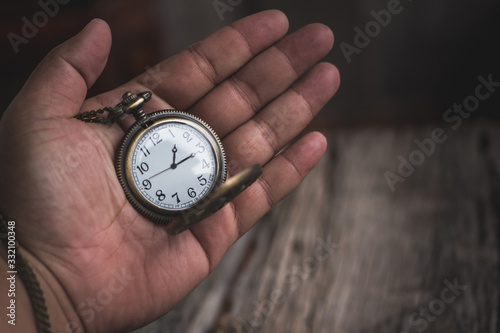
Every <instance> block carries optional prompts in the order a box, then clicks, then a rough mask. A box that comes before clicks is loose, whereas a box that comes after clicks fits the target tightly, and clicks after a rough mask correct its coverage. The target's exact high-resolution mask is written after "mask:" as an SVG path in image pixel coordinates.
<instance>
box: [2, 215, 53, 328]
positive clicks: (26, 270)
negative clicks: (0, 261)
mask: <svg viewBox="0 0 500 333" xmlns="http://www.w3.org/2000/svg"><path fill="white" fill-rule="evenodd" d="M8 231H9V229H8V226H7V221H5V219H4V218H3V216H2V215H1V214H0V235H2V236H4V235H5V237H2V238H5V239H7V235H8V234H9V232H8ZM15 251H16V253H15V256H16V268H17V270H18V272H19V276H20V277H21V280H22V281H23V283H24V286H25V287H26V291H27V293H28V297H29V299H30V300H31V306H32V308H33V314H34V316H35V325H36V329H37V332H38V333H52V328H51V325H50V318H49V312H48V309H47V304H45V298H44V297H43V291H42V288H41V287H40V283H39V282H38V279H37V278H36V274H35V272H34V271H33V269H32V268H31V266H30V264H29V263H28V261H27V260H26V259H25V258H24V256H23V254H22V252H21V247H20V246H19V243H18V241H17V239H16V240H15Z"/></svg>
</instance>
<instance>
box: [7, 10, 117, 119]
mask: <svg viewBox="0 0 500 333" xmlns="http://www.w3.org/2000/svg"><path fill="white" fill-rule="evenodd" d="M110 47H111V32H110V30H109V27H108V25H107V24H106V22H104V21H102V20H99V19H96V20H93V21H91V22H90V23H89V24H87V26H86V27H85V28H84V29H83V30H82V31H81V32H80V33H78V34H77V35H76V36H74V37H73V38H71V39H70V40H68V41H66V42H65V43H63V44H61V45H59V46H58V47H56V48H55V49H54V50H52V51H51V52H50V53H49V54H48V55H47V57H46V58H45V59H44V60H43V61H42V62H41V63H40V64H39V65H38V66H37V68H36V69H35V70H34V72H33V73H32V75H31V77H30V78H29V79H28V81H27V82H26V85H25V86H24V87H23V89H22V90H21V91H20V93H19V95H18V96H17V97H16V98H15V100H14V101H13V104H15V105H16V107H13V108H12V109H16V110H18V111H16V112H19V113H29V114H28V115H26V114H19V115H17V116H20V117H22V116H29V117H30V118H31V119H33V118H35V119H46V118H63V117H71V116H74V115H75V114H76V113H77V111H78V110H79V109H80V106H81V105H82V102H83V100H84V99H85V96H86V94H87V89H88V88H89V87H90V86H92V84H93V83H94V82H95V80H96V79H97V78H98V77H99V75H100V74H101V72H102V70H103V69H104V66H105V64H106V60H107V57H108V54H109V50H110ZM19 110H22V111H19Z"/></svg>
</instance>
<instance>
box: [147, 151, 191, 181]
mask: <svg viewBox="0 0 500 333" xmlns="http://www.w3.org/2000/svg"><path fill="white" fill-rule="evenodd" d="M195 155H196V153H192V154H191V155H189V156H188V157H186V158H184V159H182V160H181V161H180V162H179V163H175V154H174V163H172V164H171V165H170V166H169V167H168V168H167V169H165V170H163V171H160V172H158V173H157V174H155V175H152V176H151V177H149V178H148V180H151V179H153V178H154V177H156V176H159V175H161V174H162V173H164V172H165V171H168V170H170V169H176V168H177V166H178V165H179V164H181V163H183V162H185V161H187V160H189V159H190V158H192V157H194V156H195Z"/></svg>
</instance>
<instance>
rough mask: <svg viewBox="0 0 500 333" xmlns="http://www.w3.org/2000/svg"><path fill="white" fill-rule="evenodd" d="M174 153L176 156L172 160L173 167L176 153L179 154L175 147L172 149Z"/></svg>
mask: <svg viewBox="0 0 500 333" xmlns="http://www.w3.org/2000/svg"><path fill="white" fill-rule="evenodd" d="M172 153H173V154H174V158H173V160H172V165H175V153H177V147H176V146H175V145H174V148H172Z"/></svg>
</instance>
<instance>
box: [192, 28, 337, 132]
mask: <svg viewBox="0 0 500 333" xmlns="http://www.w3.org/2000/svg"><path fill="white" fill-rule="evenodd" d="M332 46H333V33H332V31H331V30H330V29H329V28H328V27H326V26H324V25H322V24H311V25H308V26H306V27H304V28H302V29H300V30H298V31H296V32H295V33H293V34H291V35H289V36H287V37H286V38H284V39H283V40H281V41H280V42H278V43H277V44H276V45H274V46H273V47H270V48H269V49H267V50H266V51H265V52H263V53H262V54H260V55H258V56H257V57H256V58H255V59H253V60H252V61H251V62H250V63H248V64H247V65H246V66H245V67H244V68H242V69H241V70H240V71H239V72H237V73H236V74H235V75H234V76H232V77H231V78H229V79H228V80H226V81H224V82H223V83H221V84H220V85H219V86H218V87H216V88H215V89H214V90H213V91H212V92H210V94H208V95H207V96H206V97H204V98H203V99H202V100H200V101H199V102H198V103H197V104H196V105H194V106H193V107H192V108H191V109H190V110H189V112H191V113H193V114H196V115H197V116H199V117H201V118H202V119H205V120H206V121H208V122H209V123H210V124H211V125H212V126H213V127H214V129H215V131H216V132H217V133H219V135H221V136H225V135H226V134H227V133H229V132H231V131H232V130H233V129H234V128H236V127H237V126H239V125H241V124H242V123H244V122H245V121H247V120H248V119H250V118H251V117H253V116H254V115H255V113H257V112H258V110H260V109H261V108H262V107H263V106H264V105H266V104H267V103H269V102H270V101H271V100H273V99H274V98H276V97H277V96H279V95H280V94H281V93H283V92H284V91H285V90H286V89H287V88H288V87H289V86H290V85H291V84H292V83H293V82H294V81H296V80H297V79H298V78H299V77H300V76H301V75H302V74H303V73H304V72H305V71H306V70H307V69H309V68H310V67H311V66H313V65H314V64H315V63H317V62H318V61H319V60H320V59H321V58H323V57H324V56H325V55H326V54H327V53H328V52H329V51H330V50H331V48H332Z"/></svg>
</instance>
